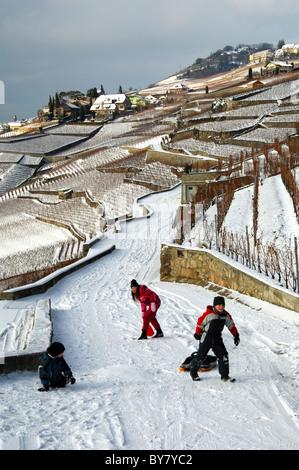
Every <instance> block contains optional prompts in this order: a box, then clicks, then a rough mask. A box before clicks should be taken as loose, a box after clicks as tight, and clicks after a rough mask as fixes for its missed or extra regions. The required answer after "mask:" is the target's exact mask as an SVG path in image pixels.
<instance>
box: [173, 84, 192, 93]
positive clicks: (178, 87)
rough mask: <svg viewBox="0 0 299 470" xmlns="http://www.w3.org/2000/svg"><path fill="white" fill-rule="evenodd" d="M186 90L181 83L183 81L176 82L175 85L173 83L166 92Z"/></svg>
mask: <svg viewBox="0 0 299 470" xmlns="http://www.w3.org/2000/svg"><path fill="white" fill-rule="evenodd" d="M186 91H188V88H187V87H186V86H185V85H183V83H176V84H175V85H173V86H172V87H171V88H169V90H168V93H173V94H175V93H184V92H186Z"/></svg>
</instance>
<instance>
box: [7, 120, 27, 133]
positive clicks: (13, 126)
mask: <svg viewBox="0 0 299 470" xmlns="http://www.w3.org/2000/svg"><path fill="white" fill-rule="evenodd" d="M27 124H28V121H12V122H8V123H7V125H8V127H9V129H10V130H11V131H19V130H21V129H22V128H23V127H24V126H26V125H27Z"/></svg>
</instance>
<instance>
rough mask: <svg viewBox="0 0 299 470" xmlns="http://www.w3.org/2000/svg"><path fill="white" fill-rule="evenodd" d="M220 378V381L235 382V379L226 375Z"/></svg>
mask: <svg viewBox="0 0 299 470" xmlns="http://www.w3.org/2000/svg"><path fill="white" fill-rule="evenodd" d="M221 380H222V382H235V381H236V379H232V378H231V377H229V376H228V375H227V376H224V377H221Z"/></svg>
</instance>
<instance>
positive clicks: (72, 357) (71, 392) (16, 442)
mask: <svg viewBox="0 0 299 470" xmlns="http://www.w3.org/2000/svg"><path fill="white" fill-rule="evenodd" d="M180 190H181V189H180V186H178V187H177V188H175V189H173V190H172V191H168V192H166V193H161V194H152V195H150V196H148V197H146V198H145V199H143V201H142V202H144V203H145V204H146V205H147V207H148V208H149V209H150V210H152V211H153V214H152V216H151V217H150V218H135V220H133V221H131V222H130V223H127V224H122V228H123V231H122V232H121V233H118V234H111V235H109V236H108V237H107V238H106V239H104V240H103V241H101V242H100V243H99V244H98V245H95V246H94V247H93V250H97V249H102V248H103V247H105V244H111V242H112V243H115V245H116V250H115V251H114V252H113V253H111V254H110V255H108V256H106V257H104V258H102V259H100V260H99V261H97V262H95V263H93V264H92V265H90V266H88V267H85V268H84V269H82V270H80V271H77V272H76V273H73V274H71V275H69V276H68V277H66V278H65V279H64V280H61V281H60V282H59V283H58V284H56V286H55V287H53V288H52V289H50V290H48V292H46V293H45V294H44V295H43V296H39V298H41V297H44V298H48V297H50V298H51V304H52V320H53V324H54V340H55V341H61V342H63V343H64V345H65V347H66V351H65V359H66V360H67V362H68V363H69V365H70V366H71V368H72V371H73V374H74V376H75V377H76V379H77V381H76V383H75V384H74V385H72V386H68V387H67V388H66V389H61V390H51V391H49V392H48V393H40V392H38V390H37V389H38V387H39V386H40V382H39V380H38V377H37V372H23V373H12V374H9V375H7V376H2V377H0V387H1V388H0V416H1V418H2V419H1V421H0V448H1V449H26V450H27V449H41V450H66V449H68V450H76V449H78V450H88V449H105V450H107V449H108V450H133V449H134V450H141V449H145V450H175V451H191V450H204V449H206V450H211V449H217V450H219V449H223V450H229V449H231V450H236V449H240V450H243V449H250V450H256V449H262V450H270V449H274V450H286V449H288V450H295V449H296V450H298V449H299V423H298V390H299V388H298V387H299V383H298V325H299V316H298V314H297V313H294V312H291V311H288V310H286V309H282V308H278V307H275V306H273V305H271V304H268V303H265V302H261V301H259V300H256V299H253V298H249V297H245V296H242V295H240V294H238V293H237V292H231V294H230V295H229V296H228V297H227V299H226V308H227V310H228V311H229V312H230V313H231V314H232V316H233V318H234V320H235V322H236V325H237V327H238V329H239V332H240V338H241V343H240V345H239V346H238V347H235V346H234V343H233V338H232V336H231V335H230V333H229V332H228V331H227V330H226V331H225V332H224V335H223V336H224V341H225V344H226V346H227V349H228V351H229V356H230V375H231V376H233V377H236V379H237V381H236V383H234V384H228V383H222V382H221V381H220V376H219V374H218V371H217V369H214V370H212V371H210V372H206V373H202V374H201V375H202V381H201V382H193V381H192V380H191V378H190V376H189V374H188V373H183V372H179V371H178V366H179V365H180V363H181V362H182V361H183V360H184V359H185V358H186V357H187V356H188V355H189V354H190V353H191V352H193V351H194V350H195V348H196V347H197V341H195V339H194V338H193V333H194V330H195V324H196V321H197V318H198V316H199V315H200V314H201V313H203V311H204V310H205V308H206V306H207V305H208V304H210V303H211V302H212V299H213V296H214V295H215V293H214V292H213V291H212V290H206V289H204V288H202V287H199V286H192V285H187V284H176V283H165V282H160V280H159V257H160V243H161V241H165V240H166V241H167V240H168V239H169V236H170V234H171V230H172V228H171V227H172V222H173V216H174V214H175V210H176V207H177V205H178V204H179V203H180ZM244 210H246V209H244ZM139 213H140V212H139V208H138V207H137V206H135V209H134V214H135V215H138V214H139ZM236 214H237V212H236ZM132 278H135V279H137V280H138V281H139V282H140V283H146V284H147V285H148V286H149V287H151V288H153V289H154V290H155V291H156V292H157V293H158V294H159V295H160V297H161V299H162V306H161V308H160V310H159V313H158V319H159V321H160V323H161V326H162V329H163V331H164V333H165V337H164V338H161V339H149V340H147V341H135V339H134V338H136V336H137V335H139V334H140V331H141V311H140V307H139V306H138V305H136V304H134V302H133V301H132V299H131V296H130V281H131V279H132ZM36 299H37V297H36V296H32V297H27V298H24V299H23V300H19V301H16V302H8V301H2V302H1V303H0V313H3V314H5V310H6V309H8V308H20V307H23V308H30V306H32V305H35V302H36ZM234 463H235V462H234Z"/></svg>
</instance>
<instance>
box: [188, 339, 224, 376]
mask: <svg viewBox="0 0 299 470" xmlns="http://www.w3.org/2000/svg"><path fill="white" fill-rule="evenodd" d="M210 349H212V350H213V352H214V354H215V356H217V358H218V370H219V374H220V375H221V377H228V373H229V363H228V352H227V350H226V348H225V346H224V343H223V340H222V336H221V335H217V336H214V335H209V334H207V336H206V337H205V339H204V341H203V342H202V343H199V348H198V352H197V355H195V356H194V358H193V359H192V362H191V365H190V374H191V375H194V376H195V375H197V371H198V369H199V368H200V364H201V361H202V360H203V359H204V358H205V357H206V355H207V354H208V352H209V350H210Z"/></svg>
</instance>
